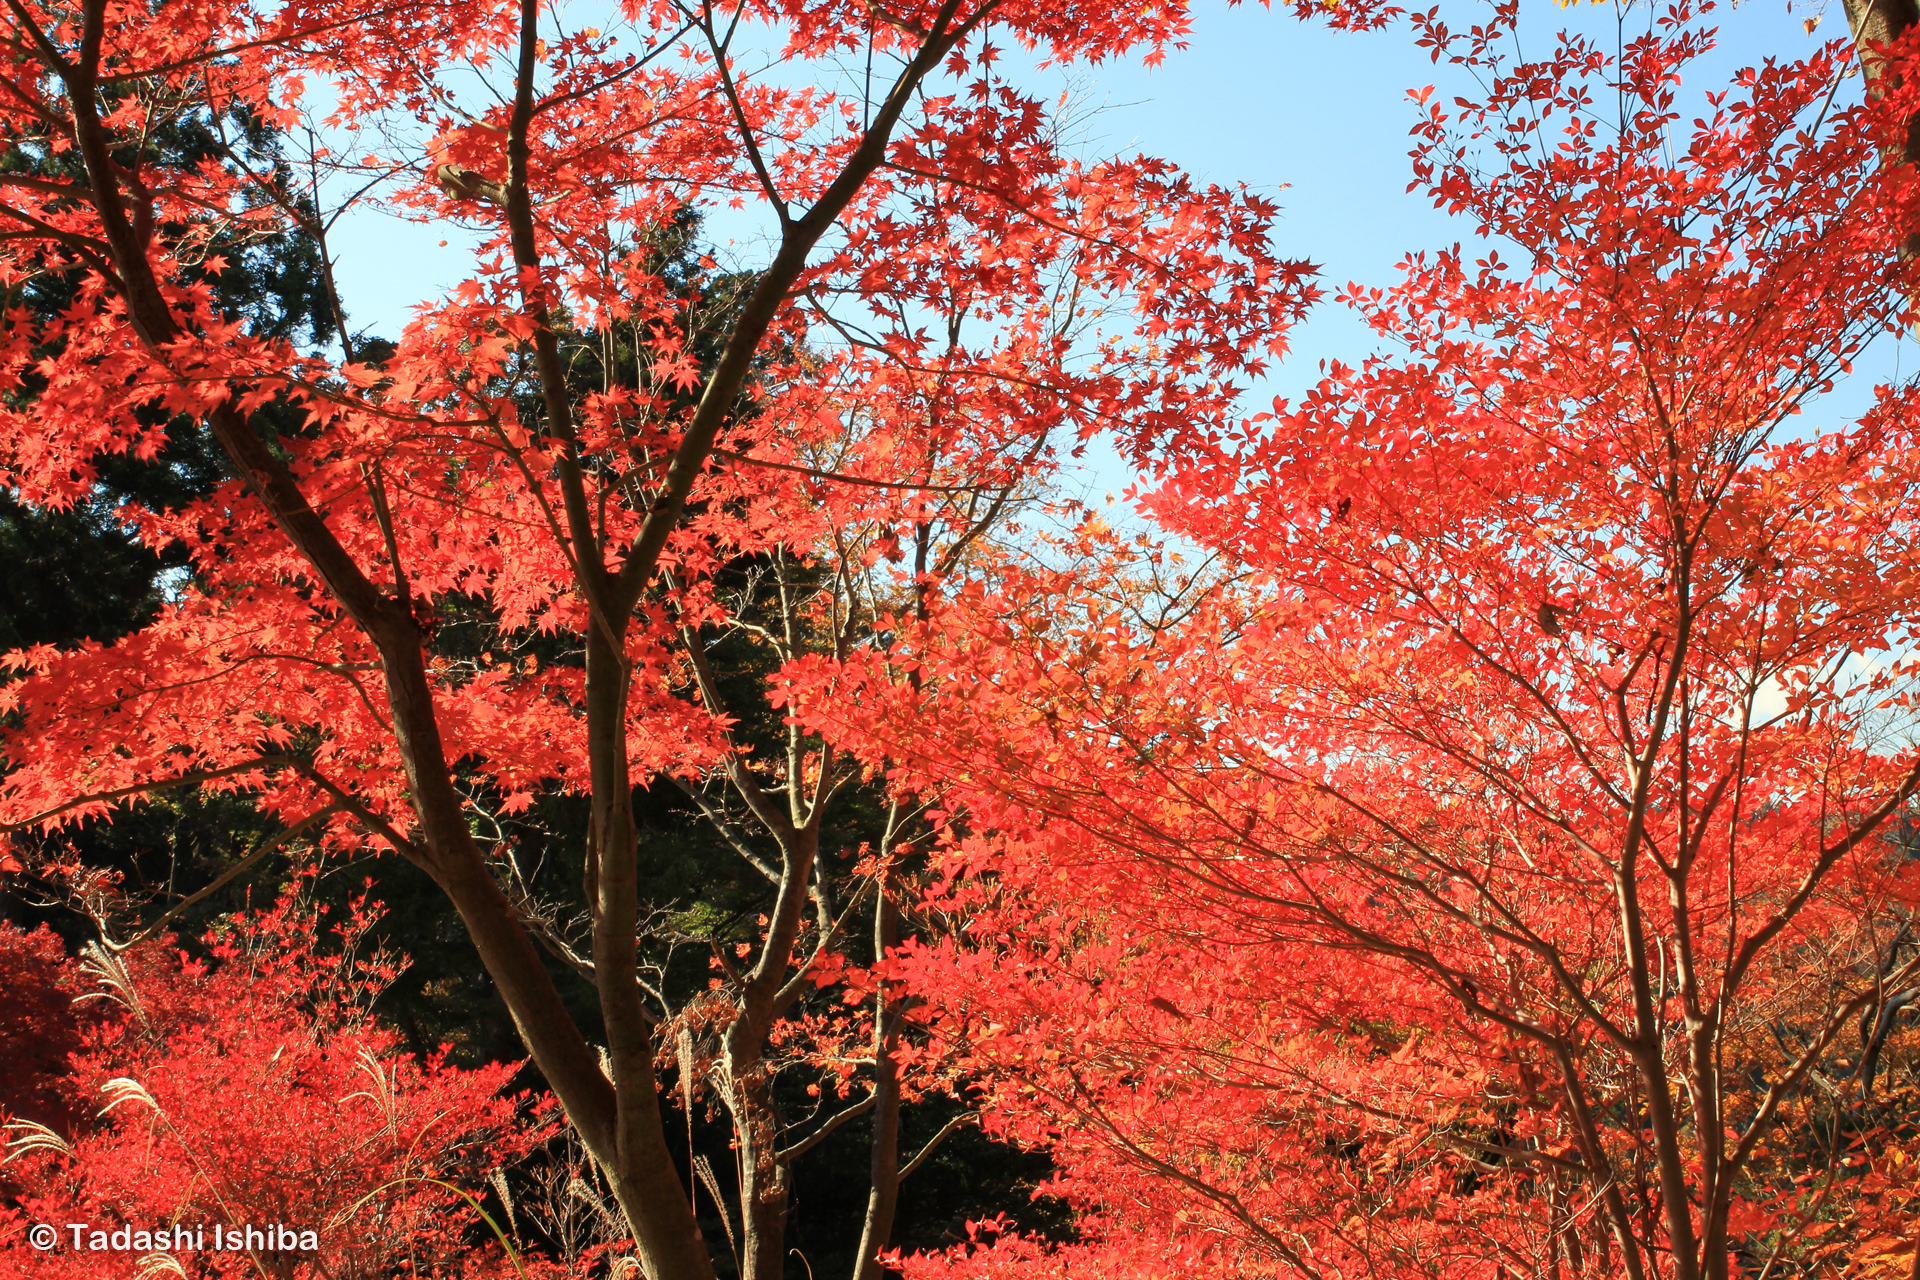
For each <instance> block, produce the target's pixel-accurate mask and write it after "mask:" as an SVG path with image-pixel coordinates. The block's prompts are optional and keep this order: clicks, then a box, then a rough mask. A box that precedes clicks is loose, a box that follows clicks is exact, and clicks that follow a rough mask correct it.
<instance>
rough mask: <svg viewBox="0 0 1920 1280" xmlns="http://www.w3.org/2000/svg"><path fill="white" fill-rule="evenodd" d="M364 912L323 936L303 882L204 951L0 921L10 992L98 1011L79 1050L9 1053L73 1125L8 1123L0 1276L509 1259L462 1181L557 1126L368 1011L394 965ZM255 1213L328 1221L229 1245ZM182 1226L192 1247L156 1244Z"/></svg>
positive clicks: (294, 1270) (310, 1269)
mask: <svg viewBox="0 0 1920 1280" xmlns="http://www.w3.org/2000/svg"><path fill="white" fill-rule="evenodd" d="M371 923H372V922H371V920H370V919H369V918H367V917H366V916H365V915H362V914H359V913H358V912H356V913H355V914H354V915H353V916H352V917H350V918H348V919H346V920H344V921H343V922H341V923H340V924H338V925H336V926H335V927H334V928H333V929H331V930H329V931H327V932H328V936H325V937H324V939H323V937H322V935H321V933H320V930H319V921H318V919H317V917H316V915H315V914H314V913H313V912H311V911H309V910H306V909H303V908H301V907H300V906H298V905H297V903H296V902H295V901H294V900H293V899H291V898H289V899H286V900H283V901H282V902H281V903H280V904H279V905H277V906H275V907H273V908H271V909H269V910H266V911H261V912H257V913H253V914H251V915H246V916H242V917H239V918H236V919H234V920H232V921H231V923H229V924H227V925H224V926H222V927H221V928H220V929H219V930H218V931H216V933H215V934H213V935H212V936H210V937H209V938H208V939H207V940H206V943H207V945H206V949H205V954H206V959H204V960H193V959H189V958H188V957H187V955H186V954H185V953H184V952H181V951H180V950H178V949H177V948H176V947H175V946H173V945H172V941H171V940H170V939H168V940H155V941H152V942H146V943H140V944H137V945H135V946H133V947H132V948H130V949H127V950H124V951H119V952H115V951H113V950H110V949H103V948H100V947H98V946H95V947H90V948H89V949H88V950H87V952H86V953H85V954H84V955H83V957H82V958H81V959H80V960H78V961H69V960H68V959H67V957H66V956H65V954H64V951H62V950H61V949H59V948H58V947H57V945H56V946H54V947H51V948H50V947H48V946H47V945H46V943H47V941H48V935H46V934H44V933H39V934H28V933H24V932H22V931H20V930H17V929H12V928H9V929H8V930H7V931H6V932H4V933H0V941H4V943H5V944H6V950H5V955H6V957H7V961H8V963H9V964H10V966H12V967H14V968H15V969H16V970H17V971H19V972H20V973H21V974H22V975H23V976H25V977H26V978H27V979H28V981H27V982H26V983H25V984H23V986H22V987H21V988H12V987H9V988H8V989H7V991H6V993H5V997H4V999H5V1002H6V1005H7V1007H9V1008H10V1009H11V1008H12V1007H14V1000H13V995H14V992H15V990H20V991H22V992H23V993H24V994H26V995H28V996H29V997H32V996H34V995H36V994H37V992H38V991H40V990H45V989H54V990H58V991H59V992H61V993H62V994H63V995H65V996H68V997H69V998H74V999H79V1000H82V1001H87V1002H90V1003H89V1005H87V1006H85V1007H89V1008H91V1009H93V1011H94V1012H93V1014H92V1015H91V1016H89V1017H88V1018H87V1019H86V1020H85V1021H84V1022H81V1023H79V1024H77V1025H78V1026H79V1028H80V1030H79V1032H78V1035H77V1037H76V1038H77V1044H76V1047H75V1051H74V1052H73V1054H72V1056H71V1059H70V1061H69V1062H67V1063H63V1064H58V1065H51V1064H47V1063H45V1062H44V1061H42V1062H38V1063H36V1062H35V1060H34V1059H31V1058H29V1059H25V1060H10V1070H11V1069H12V1067H13V1066H14V1065H15V1064H16V1063H17V1064H18V1065H20V1066H24V1067H27V1068H29V1069H30V1070H31V1069H33V1068H35V1067H36V1066H37V1067H38V1073H37V1074H35V1075H28V1074H26V1073H25V1072H22V1073H21V1075H20V1076H19V1077H17V1078H18V1079H19V1081H20V1084H21V1085H22V1086H24V1087H26V1088H28V1089H31V1090H35V1091H37V1093H38V1095H42V1096H55V1097H57V1098H59V1100H60V1103H61V1105H63V1106H64V1107H65V1108H66V1109H67V1114H68V1115H70V1116H72V1117H75V1118H76V1119H75V1123H74V1125H73V1127H72V1128H71V1129H67V1130H64V1131H62V1130H58V1129H54V1128H52V1127H51V1126H46V1125H42V1124H39V1123H35V1122H34V1121H33V1118H32V1117H31V1116H30V1115H28V1114H26V1113H22V1112H15V1111H9V1113H8V1115H7V1117H6V1119H7V1122H8V1125H7V1127H8V1136H9V1138H10V1139H12V1149H11V1151H10V1153H9V1155H10V1159H9V1163H8V1165H7V1166H6V1168H5V1172H4V1178H5V1181H4V1183H0V1189H4V1191H5V1193H6V1199H5V1202H4V1204H0V1273H4V1274H8V1275H14V1274H18V1275H21V1276H49V1277H66V1276H72V1277H99V1276H102V1275H107V1274H122V1273H129V1274H130V1273H131V1272H132V1271H134V1270H138V1271H140V1272H141V1273H143V1274H176V1275H186V1276H191V1277H209V1278H211V1277H216V1276H218V1277H227V1276H231V1277H239V1276H243V1275H244V1276H252V1277H259V1276H261V1275H266V1276H272V1277H275V1278H276V1280H293V1278H294V1277H300V1278H302V1280H305V1278H306V1277H320V1276H328V1277H375V1276H388V1275H392V1274H394V1272H395V1270H396V1269H397V1268H410V1273H411V1274H418V1275H459V1276H477V1275H482V1274H484V1275H488V1276H495V1275H510V1274H513V1270H512V1268H511V1266H510V1265H509V1264H508V1263H507V1262H506V1260H505V1258H504V1256H503V1255H501V1254H500V1253H499V1251H498V1250H497V1249H492V1248H488V1247H487V1240H486V1238H485V1237H486V1233H485V1231H484V1229H483V1228H482V1227H481V1224H480V1220H479V1218H478V1217H477V1215H476V1214H475V1213H474V1212H473V1211H472V1207H471V1205H470V1203H469V1202H468V1201H467V1200H465V1199H463V1198H462V1196H461V1195H460V1194H459V1192H458V1191H456V1190H454V1188H459V1189H460V1191H464V1192H465V1193H466V1194H467V1195H470V1196H479V1195H485V1194H486V1193H487V1188H488V1179H489V1175H490V1174H494V1173H496V1172H499V1171H503V1170H504V1169H506V1168H507V1167H510V1166H512V1165H514V1164H515V1163H517V1162H518V1161H520V1160H522V1159H523V1158H524V1157H525V1156H526V1155H527V1154H528V1152H529V1151H530V1150H532V1149H533V1147H534V1146H535V1145H537V1144H538V1143H539V1142H540V1141H541V1140H542V1139H543V1138H544V1137H545V1136H546V1134H545V1127H544V1126H543V1125H542V1124H541V1123H540V1122H539V1121H538V1120H537V1119H536V1118H535V1117H534V1116H533V1115H532V1114H531V1113H530V1104H529V1103H528V1100H527V1099H526V1098H525V1097H524V1096H521V1097H517V1098H516V1097H513V1096H509V1095H507V1094H506V1093H505V1092H504V1091H505V1090H506V1089H507V1088H508V1087H509V1086H510V1083H511V1080H512V1078H513V1076H514V1074H515V1070H516V1068H515V1067H513V1066H511V1065H501V1066H491V1067H484V1068H481V1069H478V1070H465V1069H461V1068H457V1067H454V1066H451V1065H449V1064H448V1063H447V1062H446V1061H445V1060H444V1059H443V1057H442V1056H440V1055H435V1056H433V1057H430V1058H428V1059H427V1060H425V1061H421V1060H418V1059H415V1058H413V1057H412V1056H410V1055H409V1054H407V1053H405V1052H403V1051H402V1050H401V1048H400V1042H399V1037H398V1036H397V1035H396V1034H395V1033H394V1032H392V1031H390V1030H388V1029H386V1028H384V1027H382V1026H380V1025H379V1024H378V1022H377V1021H376V1020H375V1019H373V1018H372V1017H371V1016H370V1012H369V1007H370V1005H371V1003H372V1001H373V999H374V998H375V997H376V996H377V995H378V994H379V992H380V991H381V990H382V989H383V987H384V986H385V985H386V984H387V983H388V982H390V981H391V980H392V978H393V977H394V976H395V973H396V967H395V964H396V962H395V960H394V958H393V957H390V956H383V955H378V954H373V955H368V954H358V953H357V952H358V948H359V946H360V944H361V943H362V942H363V941H364V935H365V933H366V930H367V928H368V926H369V925H370V924H371ZM323 941H324V944H325V945H324V947H323V946H322V945H321V943H322V942H323ZM69 1025H74V1024H73V1022H72V1019H71V1018H69ZM46 1043H48V1044H51V1043H53V1041H51V1040H49V1041H47V1042H46ZM75 1223H83V1224H90V1226H89V1231H88V1232H87V1233H85V1234H84V1235H83V1236H82V1237H81V1238H80V1241H79V1243H82V1244H85V1243H90V1242H91V1232H92V1231H100V1232H105V1233H109V1234H110V1233H111V1232H113V1231H115V1230H118V1229H122V1228H126V1229H129V1230H130V1231H145V1232H146V1233H148V1234H147V1237H146V1243H145V1245H144V1246H142V1245H141V1243H140V1239H141V1238H140V1237H136V1236H132V1235H129V1237H128V1242H127V1243H125V1244H123V1245H120V1246H119V1247H114V1248H109V1249H107V1250H96V1249H93V1248H85V1247H75V1246H76V1239H75V1237H74V1234H73V1232H72V1231H71V1229H70V1227H69V1224H75ZM32 1224H49V1225H52V1226H54V1227H55V1228H56V1229H57V1232H58V1239H59V1244H58V1246H57V1247H56V1248H55V1249H53V1250H51V1251H46V1250H44V1249H43V1248H38V1247H35V1245H34V1244H33V1243H32V1242H30V1241H29V1239H28V1237H27V1235H26V1232H27V1229H28V1227H29V1226H30V1225H32ZM248 1225H251V1226H254V1227H257V1228H268V1227H271V1226H279V1227H283V1228H287V1229H290V1230H291V1231H292V1232H293V1233H294V1235H295V1237H296V1238H297V1237H298V1236H299V1235H300V1233H304V1232H312V1233H313V1234H312V1236H310V1237H307V1238H306V1239H305V1240H302V1241H300V1245H301V1247H300V1248H298V1249H289V1250H276V1249H272V1248H266V1249H246V1248H221V1247H219V1246H218V1245H217V1244H216V1236H215V1234H214V1229H215V1227H216V1226H219V1227H222V1228H234V1229H244V1228H245V1227H246V1226H248ZM182 1227H185V1228H189V1229H192V1231H193V1234H192V1237H191V1243H189V1244H185V1245H181V1244H177V1243H175V1242H174V1240H173V1239H172V1238H171V1234H170V1236H169V1239H167V1241H166V1242H165V1243H163V1244H160V1245H158V1246H157V1247H156V1246H155V1245H154V1244H153V1242H152V1236H153V1233H156V1232H163V1231H164V1232H168V1233H172V1232H173V1231H174V1230H176V1229H178V1228H182ZM243 1239H244V1237H243ZM527 1265H530V1266H533V1267H534V1268H535V1270H538V1269H539V1264H538V1263H537V1260H536V1262H534V1263H531V1264H527Z"/></svg>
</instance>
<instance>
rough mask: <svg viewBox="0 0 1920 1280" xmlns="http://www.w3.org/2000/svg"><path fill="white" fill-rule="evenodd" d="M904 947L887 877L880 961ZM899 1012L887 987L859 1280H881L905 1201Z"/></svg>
mask: <svg viewBox="0 0 1920 1280" xmlns="http://www.w3.org/2000/svg"><path fill="white" fill-rule="evenodd" d="M899 942H900V911H899V908H898V907H897V906H895V905H894V900H893V894H892V893H890V892H889V891H888V889H887V881H886V879H885V876H884V873H883V875H882V878H881V881H880V892H879V901H878V902H877V903H875V905H874V920H873V955H874V959H875V960H876V961H877V960H879V959H881V958H883V957H884V956H885V955H886V954H887V952H888V951H890V950H892V949H893V948H894V947H896V946H898V945H899ZM898 1014H899V1009H898V1007H897V1004H896V1002H895V1001H894V1000H893V999H892V998H891V996H890V993H889V992H888V990H887V984H886V983H884V982H882V983H881V984H880V990H879V993H878V994H877V995H875V996H874V1010H873V1017H874V1028H873V1036H874V1063H873V1076H874V1079H873V1089H874V1097H875V1103H874V1109H873V1174H872V1181H871V1183H870V1185H869V1186H868V1189H867V1217H866V1223H865V1225H864V1227H863V1228H862V1229H861V1232H860V1253H859V1257H858V1260H857V1261H856V1262H855V1264H854V1270H853V1280H881V1276H882V1275H883V1274H884V1272H883V1271H882V1269H881V1267H880V1251H881V1250H882V1249H885V1248H886V1247H887V1244H888V1242H889V1241H890V1240H891V1239H892V1237H893V1215H894V1210H895V1209H896V1208H897V1207H898V1205H899V1201H900V1071H899V1068H898V1067H896V1066H895V1065H894V1049H895V1047H896V1046H897V1045H898V1043H899V1028H898V1022H899V1017H898Z"/></svg>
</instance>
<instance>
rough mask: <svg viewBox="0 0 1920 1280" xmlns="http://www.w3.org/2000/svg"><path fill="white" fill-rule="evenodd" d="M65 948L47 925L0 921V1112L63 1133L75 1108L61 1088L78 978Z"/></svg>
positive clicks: (73, 1031) (72, 1048) (76, 1025)
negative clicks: (3, 1066)
mask: <svg viewBox="0 0 1920 1280" xmlns="http://www.w3.org/2000/svg"><path fill="white" fill-rule="evenodd" d="M66 959H67V956H66V948H65V947H63V946H62V945H61V942H60V939H59V938H57V937H55V936H54V934H53V932H52V931H51V930H49V929H46V928H44V927H43V928H40V929H36V930H33V931H32V932H28V931H26V930H24V929H21V928H19V927H18V926H16V925H12V924H8V923H7V922H5V921H0V992H4V993H5V995H4V996H3V997H0V1061H4V1062H6V1063H7V1064H8V1069H7V1072H6V1074H5V1075H4V1076H3V1077H0V1114H5V1115H7V1116H12V1117H19V1118H21V1119H26V1120H32V1121H34V1122H35V1123H36V1124H42V1125H46V1126H47V1127H49V1128H52V1129H56V1130H59V1131H60V1132H62V1133H70V1132H71V1131H72V1129H73V1125H74V1123H75V1122H76V1121H77V1120H78V1119H80V1116H81V1113H79V1112H76V1111H75V1110H74V1108H73V1100H72V1098H71V1097H70V1096H69V1094H68V1091H67V1089H66V1087H65V1080H66V1076H67V1070H68V1063H67V1059H68V1056H69V1055H70V1054H73V1053H75V1052H77V1051H78V1050H79V1048H80V1018H79V1016H78V1015H77V1014H76V1013H75V1011H74V1008H73V1001H74V998H75V997H76V996H77V995H78V994H79V989H78V983H77V982H76V980H75V976H74V974H73V972H72V970H71V968H70V966H69V965H68V964H67V963H66Z"/></svg>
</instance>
